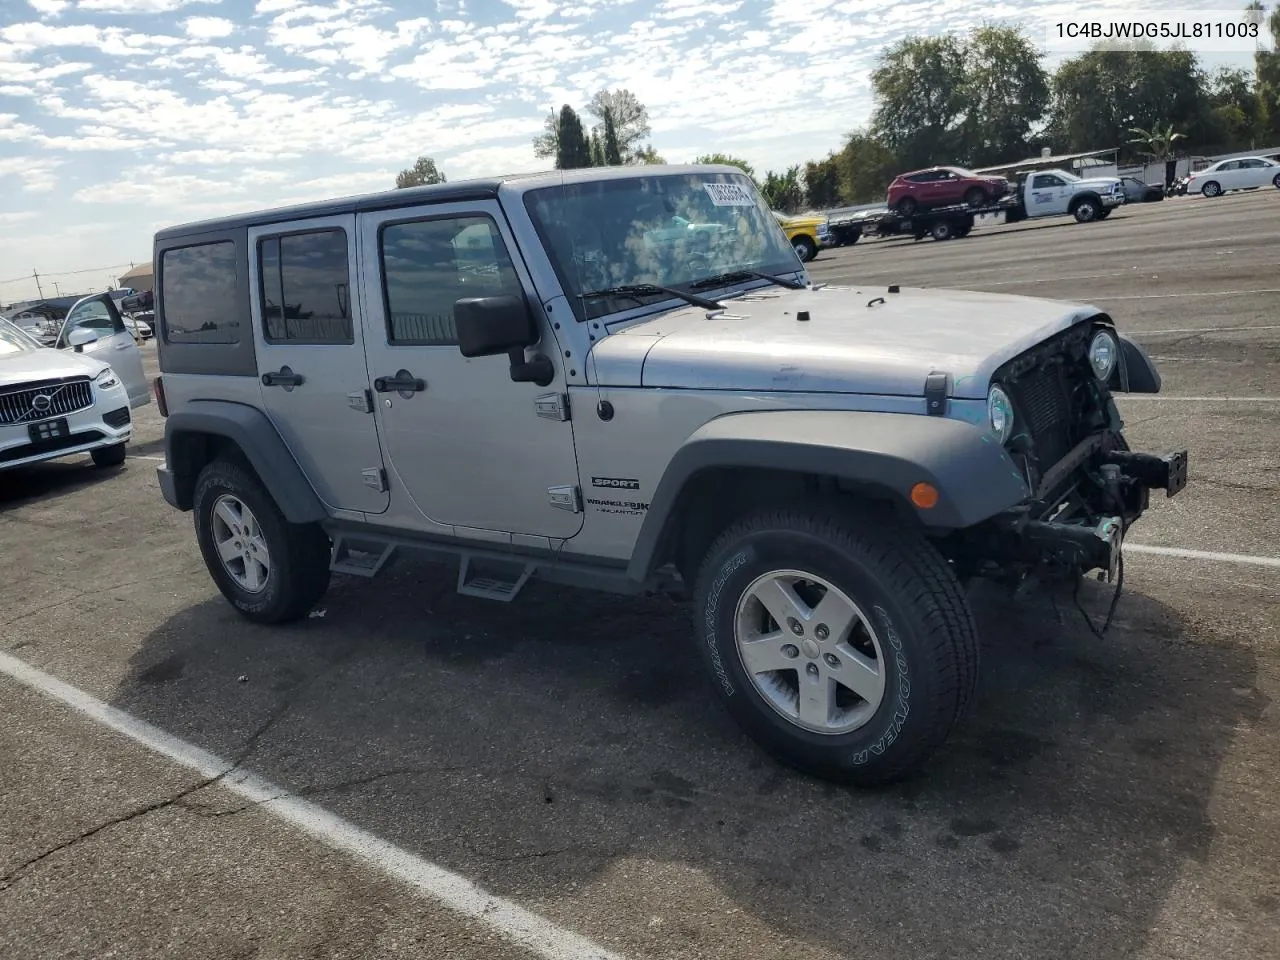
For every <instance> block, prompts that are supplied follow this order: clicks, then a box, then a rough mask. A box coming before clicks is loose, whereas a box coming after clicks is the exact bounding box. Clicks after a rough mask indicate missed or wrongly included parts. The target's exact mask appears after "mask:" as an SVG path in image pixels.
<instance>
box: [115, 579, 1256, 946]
mask: <svg viewBox="0 0 1280 960" xmlns="http://www.w3.org/2000/svg"><path fill="white" fill-rule="evenodd" d="M1085 593H1086V599H1085V603H1086V606H1087V607H1088V608H1089V609H1090V610H1091V612H1092V613H1093V614H1094V615H1095V617H1097V618H1098V620H1099V621H1100V620H1101V617H1102V614H1103V613H1104V612H1105V608H1106V602H1107V600H1108V599H1109V596H1110V595H1109V592H1104V591H1102V590H1101V589H1098V590H1086V591H1085ZM975 602H976V609H977V611H978V614H979V618H980V620H981V622H982V626H983V630H984V636H985V643H984V657H985V661H984V668H983V669H984V681H983V686H982V689H981V691H980V695H979V698H978V701H977V704H976V707H975V711H974V713H973V714H972V715H971V717H970V719H969V720H968V722H967V723H966V724H965V725H964V726H963V728H962V729H960V730H959V731H958V732H957V734H956V735H955V736H954V738H953V739H952V741H951V742H950V744H949V745H948V746H947V747H946V748H945V749H944V750H943V752H942V753H940V754H939V755H938V756H937V757H936V758H935V760H934V761H933V763H932V765H931V766H930V767H929V768H928V769H927V771H926V772H925V773H924V774H923V775H922V776H921V777H919V778H917V779H916V780H914V781H912V782H910V783H908V784H905V785H901V786H898V787H895V788H892V789H889V790H885V791H880V792H857V791H851V790H846V789H842V788H836V787H834V786H831V785H828V784H824V783H820V782H816V781H812V780H808V779H806V778H804V777H802V776H799V775H797V774H794V773H792V772H790V771H787V770H784V769H781V768H779V767H777V766H776V765H775V764H773V763H772V762H770V761H768V760H765V759H764V758H762V756H761V755H760V754H759V753H758V752H757V751H756V749H755V748H754V747H753V746H752V744H751V743H750V742H748V741H747V740H746V739H745V738H744V737H742V736H741V735H739V733H738V732H737V730H736V728H735V727H733V726H732V725H731V723H730V721H729V720H728V719H727V717H726V715H724V714H723V713H722V712H721V710H720V709H719V707H718V706H717V705H716V704H715V702H714V701H713V699H712V698H711V696H710V687H709V686H708V684H707V681H705V680H704V678H703V676H702V674H701V672H700V667H699V665H698V663H697V662H696V661H695V651H694V650H693V649H692V648H691V641H690V639H689V627H688V612H687V611H685V610H683V609H681V608H677V607H675V606H673V605H672V604H671V603H669V602H668V601H664V600H639V601H631V600H619V599H615V598H612V597H608V596H604V595H597V594H589V593H582V592H577V591H571V590H563V589H554V588H549V587H544V586H541V585H538V586H535V587H533V588H530V589H529V591H528V592H527V593H526V595H525V596H524V597H523V598H522V599H521V600H520V601H519V602H517V603H515V604H512V605H510V606H506V605H502V604H494V603H486V602H484V601H479V600H472V599H469V598H465V597H459V596H457V595H456V594H455V593H454V592H453V582H452V578H451V577H450V575H449V574H447V573H441V572H440V571H437V570H433V569H432V568H429V567H419V566H416V565H409V564H408V563H407V562H406V563H405V565H404V566H401V567H398V568H397V569H396V570H394V571H392V572H390V573H388V574H387V575H386V576H384V578H382V579H380V580H378V581H374V582H372V583H364V582H359V583H350V582H347V581H335V584H334V587H333V588H332V589H331V592H330V594H329V596H328V597H327V598H326V599H325V601H324V604H323V606H322V608H321V609H323V611H324V616H323V617H314V618H313V619H311V620H308V621H306V622H305V623H302V624H298V625H296V626H294V627H289V628H277V629H274V630H272V629H265V628H259V627H255V626H252V625H250V624H247V623H245V622H243V621H241V620H240V619H238V618H237V617H236V615H235V614H234V613H233V612H232V611H231V609H230V607H229V606H227V605H226V604H225V603H223V602H222V600H221V599H220V598H217V599H215V600H212V601H209V602H206V603H204V604H201V605H199V606H197V607H195V608H193V609H190V610H188V611H185V612H184V613H182V614H180V615H178V616H176V617H175V618H173V619H172V620H170V621H169V622H167V623H166V624H165V625H164V626H163V627H162V628H160V629H159V630H158V631H156V632H155V633H153V634H152V635H150V636H149V637H148V638H147V640H146V641H145V643H144V645H143V647H142V649H141V650H140V652H139V653H138V655H137V656H136V657H135V658H134V660H133V667H134V668H135V673H134V676H133V678H132V679H131V680H130V681H129V682H128V683H127V684H125V685H124V686H123V687H122V688H121V689H120V690H119V691H118V695H117V696H116V697H115V699H114V701H113V702H114V703H115V705H117V706H119V707H121V708H124V709H126V710H128V711H130V712H132V713H134V714H135V715H138V716H141V717H143V718H145V719H147V720H149V721H151V722H152V723H155V724H157V725H159V726H160V727H162V728H163V729H165V730H168V731H171V732H173V733H175V734H178V735H179V736H183V737H185V738H188V739H190V740H193V741H194V742H196V743H198V744H200V745H201V746H204V747H206V748H208V749H211V750H214V751H215V752H217V753H219V754H221V755H222V756H227V757H229V756H233V755H236V754H237V752H238V751H239V750H241V749H242V748H243V745H244V744H245V743H246V741H247V740H248V739H249V738H250V737H251V736H252V735H253V734H254V732H255V731H259V730H260V729H261V728H262V727H263V726H264V725H265V724H268V723H269V724H270V726H269V728H268V729H267V732H266V733H265V734H264V735H263V736H262V737H261V738H260V739H259V740H258V741H257V742H256V747H255V748H254V751H253V753H252V754H251V756H250V757H249V759H248V761H247V764H246V765H247V766H249V767H250V768H251V769H253V770H255V771H257V772H259V773H261V774H263V775H265V776H267V777H268V778H270V779H273V780H274V781H276V782H277V783H279V784H281V785H282V786H285V787H287V788H289V789H292V790H294V791H299V792H303V793H307V794H309V795H311V796H312V797H313V799H315V800H316V802H319V803H323V804H324V805H325V806H326V807H328V808H329V809H332V810H334V811H335V812H338V813H340V814H341V815H343V816H345V817H347V818H349V819H351V820H353V821H355V822H356V823H359V824H360V825H361V826H363V827H365V828H367V829H370V830H372V831H374V832H376V833H378V834H379V835H381V836H383V837H385V838H387V839H388V840H390V841H392V842H394V843H397V844H399V845H401V846H403V847H405V848H408V849H410V850H413V851H415V852H417V853H419V854H421V855H423V856H425V857H427V858H428V859H431V860H433V861H435V862H438V863H441V864H443V865H445V866H447V867H449V868H451V869H455V870H458V871H459V872H461V873H463V874H465V875H467V876H468V877H471V878H472V879H474V880H475V881H477V882H478V883H480V884H482V885H483V886H485V887H487V888H488V889H490V890H492V891H493V892H495V893H498V894H505V895H512V896H517V897H519V896H525V895H531V894H532V893H534V892H536V893H537V894H538V896H539V897H540V898H541V900H542V902H544V903H550V904H553V905H554V904H556V903H559V902H566V901H571V900H572V899H573V898H574V897H575V896H577V895H579V893H575V892H574V891H575V890H576V891H584V890H586V889H587V886H588V885H589V884H590V883H591V881H592V880H593V879H597V878H599V876H600V874H601V873H602V872H603V871H604V870H605V869H606V868H608V867H610V866H612V865H614V864H616V863H617V861H619V860H620V859H635V860H648V861H656V862H658V863H674V864H679V865H685V866H688V867H691V868H694V869H696V870H697V871H699V872H700V873H701V874H702V875H704V876H706V877H708V878H709V879H710V881H711V883H713V884H714V885H715V887H716V888H718V890H719V891H720V892H721V893H722V894H724V895H726V896H728V897H729V898H730V899H732V900H733V901H734V902H735V903H736V905H737V906H738V907H739V908H740V909H741V910H742V911H743V913H744V914H746V915H747V916H748V917H751V918H754V919H756V920H758V921H760V922H762V923H764V924H766V925H767V926H769V927H770V928H772V929H773V930H775V931H777V932H780V933H783V934H786V935H788V936H790V937H793V938H795V939H796V940H799V941H800V942H802V943H807V944H810V945H812V946H816V947H823V948H826V949H829V950H832V951H835V952H837V953H839V954H840V955H846V954H849V953H855V954H858V955H864V956H866V955H872V956H879V955H885V956H890V955H894V956H905V955H907V954H908V953H909V955H911V956H913V957H926V956H929V957H933V956H942V955H946V956H983V957H986V958H991V957H1020V958H1022V957H1048V956H1067V955H1070V956H1078V957H1095V958H1096V957H1119V956H1129V955H1132V954H1134V953H1136V952H1137V951H1138V950H1139V948H1140V946H1141V945H1142V944H1143V942H1144V940H1145V938H1146V936H1147V933H1148V931H1149V930H1150V929H1151V927H1152V926H1153V925H1154V924H1155V922H1156V920H1157V917H1158V915H1159V913H1160V911H1161V909H1162V904H1163V902H1164V900H1165V899H1166V897H1168V896H1169V894H1170V891H1171V889H1172V887H1173V884H1174V883H1175V881H1177V879H1178V878H1179V875H1180V872H1181V869H1182V868H1183V867H1184V865H1185V864H1186V862H1187V861H1189V860H1197V859H1201V858H1204V857H1206V856H1207V851H1208V848H1209V845H1210V842H1211V840H1212V839H1213V834H1214V828H1213V826H1212V825H1211V822H1210V819H1209V816H1208V804H1209V800H1210V795H1211V794H1212V792H1213V791H1214V788H1215V780H1216V777H1217V775H1218V770H1219V766H1220V764H1221V763H1222V761H1223V758H1224V755H1225V753H1226V751H1227V750H1228V748H1229V746H1230V744H1231V739H1232V729H1233V727H1234V726H1235V724H1236V723H1237V722H1238V721H1240V720H1242V719H1244V718H1246V717H1250V716H1256V715H1257V714H1258V713H1259V712H1260V711H1261V709H1262V707H1263V705H1262V704H1259V703H1258V702H1257V698H1258V697H1259V696H1260V695H1259V694H1257V693H1256V692H1254V693H1252V694H1251V695H1250V696H1237V697H1235V698H1234V699H1233V698H1232V697H1230V696H1223V694H1222V691H1223V690H1224V689H1225V690H1230V689H1231V688H1232V687H1234V688H1237V689H1239V690H1251V689H1252V688H1253V677H1254V672H1255V662H1254V658H1253V655H1252V654H1251V653H1249V652H1248V651H1246V650H1244V649H1243V648H1236V647H1233V646H1230V645H1226V644H1224V643H1217V642H1215V641H1206V640H1205V639H1204V638H1202V637H1196V638H1194V639H1193V638H1192V637H1190V636H1189V635H1188V630H1189V628H1188V627H1187V626H1185V625H1184V624H1183V623H1182V622H1181V621H1180V619H1179V617H1178V615H1177V614H1175V613H1174V612H1173V611H1172V610H1171V609H1170V608H1168V607H1165V606H1163V605H1162V604H1160V603H1158V602H1156V601H1155V600H1152V599H1150V598H1148V597H1146V596H1143V595H1142V594H1140V593H1135V592H1132V591H1129V592H1127V594H1126V597H1125V598H1124V600H1123V601H1122V603H1121V606H1120V609H1119V613H1118V617H1119V624H1118V627H1117V628H1115V629H1114V630H1113V633H1112V634H1110V635H1109V636H1108V637H1107V639H1105V640H1098V639H1097V638H1096V637H1094V636H1093V635H1092V634H1090V633H1089V632H1088V630H1087V628H1085V627H1084V625H1083V623H1082V622H1081V620H1080V617H1079V614H1078V612H1076V611H1075V610H1074V609H1068V608H1063V609H1062V611H1061V613H1062V617H1063V623H1062V624H1059V623H1058V622H1057V621H1056V620H1055V619H1054V617H1053V612H1052V611H1051V610H1048V609H1046V608H1045V607H1044V606H1041V605H1038V603H1037V604H1030V605H1019V606H1014V605H1013V604H1012V603H1010V602H1008V601H1005V600H1003V599H1001V598H998V597H994V596H991V595H988V594H981V595H976V600H975ZM241 678H243V680H242V679H241ZM273 718H274V720H273ZM610 882H616V881H610ZM575 885H576V886H575ZM671 896H672V898H673V899H675V900H676V902H677V903H679V902H680V901H679V899H678V895H677V894H676V893H675V892H673V893H672V894H671ZM561 898H563V900H562V899H561ZM612 902H614V903H617V902H623V903H627V904H628V907H627V909H629V910H631V911H634V912H635V916H625V917H621V916H620V917H619V918H618V926H619V927H626V926H630V925H631V924H633V923H641V924H642V923H644V922H646V921H647V920H648V917H649V912H648V911H649V908H650V906H651V905H650V904H648V903H646V902H643V900H641V901H640V902H633V901H631V900H629V899H626V898H625V897H623V896H618V895H615V897H614V898H613V901H612ZM684 906H685V907H687V908H689V913H688V917H686V918H685V920H684V921H683V922H684V923H685V924H686V925H687V926H686V933H685V935H686V936H688V937H690V938H692V937H694V936H695V935H696V932H697V931H700V930H702V929H703V928H702V927H701V921H700V920H699V919H698V917H699V914H698V912H697V904H689V903H685V904H684ZM675 933H676V932H675V931H673V935H674V934H675ZM904 944H910V945H911V948H910V950H909V951H907V952H904V950H903V945H904Z"/></svg>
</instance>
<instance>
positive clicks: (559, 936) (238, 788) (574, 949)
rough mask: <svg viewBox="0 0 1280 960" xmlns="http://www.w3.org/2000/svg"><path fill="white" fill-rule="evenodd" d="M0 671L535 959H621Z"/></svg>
mask: <svg viewBox="0 0 1280 960" xmlns="http://www.w3.org/2000/svg"><path fill="white" fill-rule="evenodd" d="M0 672H3V673H5V674H7V675H8V676H10V677H12V678H13V679H14V680H17V681H18V682H19V683H22V684H24V685H26V686H28V687H30V688H31V689H33V690H38V691H39V692H41V693H43V694H46V695H47V696H49V697H52V698H54V699H55V700H60V701H62V702H63V703H65V704H66V705H67V706H69V707H71V708H73V709H75V710H78V711H79V712H81V713H83V714H85V715H87V716H88V717H90V718H91V719H93V720H96V721H97V722H98V723H100V724H102V725H103V726H106V727H109V728H110V729H112V730H114V731H116V732H117V733H121V734H124V735H125V736H126V737H128V738H129V739H131V740H134V741H135V742H137V743H140V744H142V745H143V746H144V747H146V748H148V749H149V750H152V751H154V752H155V753H158V754H160V755H161V756H164V757H167V758H168V759H169V760H172V761H173V762H175V763H178V764H181V765H182V766H184V767H187V768H189V769H190V770H193V771H195V772H196V773H198V774H199V775H200V776H202V777H206V778H211V777H218V776H221V777H222V778H223V779H221V780H219V781H218V783H219V785H220V786H222V787H223V788H224V789H226V790H229V791H231V792H232V793H234V794H237V795H239V796H240V797H243V798H244V799H246V800H248V801H249V802H250V803H253V804H256V805H258V809H261V810H263V811H264V812H266V813H268V814H272V815H274V816H276V817H279V818H280V819H281V820H283V821H285V822H286V823H289V824H290V825H291V826H294V827H296V828H298V829H299V830H301V831H302V832H303V833H305V834H307V835H308V836H310V837H312V838H313V839H315V840H319V841H321V842H322V843H325V844H328V845H329V846H330V847H333V848H335V849H337V850H341V851H343V852H345V853H349V854H352V855H354V856H356V857H358V858H360V859H361V860H364V861H365V862H367V863H368V864H370V865H371V866H372V867H374V868H376V869H378V870H380V871H382V872H383V873H384V874H386V875H388V876H390V877H394V878H395V879H397V880H401V881H403V882H404V883H407V884H409V885H410V886H411V887H413V888H415V889H416V890H417V891H418V892H419V893H421V894H423V895H424V896H426V897H427V898H429V899H432V900H436V901H439V902H440V903H441V904H443V905H445V906H447V907H449V908H450V909H452V910H455V911H457V912H458V913H460V914H463V915H464V916H466V917H469V918H471V919H472V920H475V921H477V922H479V923H482V924H484V925H485V926H487V927H489V928H490V929H492V930H493V931H494V932H495V933H498V934H500V935H502V936H504V937H506V938H507V939H509V940H511V941H512V942H514V943H516V944H519V945H520V946H521V947H524V948H526V949H528V950H530V951H532V952H533V953H535V954H537V955H538V956H540V957H545V958H547V960H623V958H622V957H621V956H620V955H619V954H616V953H613V952H611V951H609V950H606V949H605V948H604V947H601V946H599V945H598V944H595V943H592V942H591V941H590V940H587V939H586V938H584V937H581V936H579V935H578V934H575V933H573V932H571V931H569V930H565V929H564V928H562V927H559V926H556V925H555V924H554V923H552V922H551V921H550V920H547V919H546V918H545V917H541V916H538V915H537V914H535V913H531V912H529V911H527V910H525V909H524V908H523V907H520V906H517V905H516V904H515V903H512V902H511V901H509V900H504V899H502V898H500V897H495V896H493V895H491V894H488V893H486V892H484V891H483V890H481V889H480V888H479V887H478V886H476V885H475V884H474V883H472V882H471V881H470V880H468V879H466V878H465V877H463V876H460V875H459V874H456V873H453V872H451V871H449V870H446V869H445V868H443V867H440V866H437V865H436V864H434V863H431V862H430V861H427V860H424V859H422V858H421V857H419V856H417V855H415V854H412V853H410V852H409V851H407V850H403V849H401V848H400V847H397V846H395V845H394V844H391V843H388V842H387V841H386V840H382V839H381V838H379V837H377V836H375V835H374V834H371V833H369V832H368V831H366V830H362V829H361V828H360V827H357V826H356V825H355V824H352V823H350V822H348V821H346V820H343V819H342V818H341V817H339V816H337V815H335V814H333V813H330V812H329V811H327V810H325V809H324V808H322V807H318V806H316V805H315V804H313V803H309V802H308V801H306V800H303V799H300V798H299V797H296V796H294V795H292V794H290V793H287V792H286V791H284V790H282V789H281V788H279V787H277V786H275V785H274V784H271V783H269V782H267V781H266V780H263V779H262V778H260V777H258V776H256V775H254V774H252V773H248V772H247V771H239V770H236V769H235V764H234V763H232V762H231V761H229V760H224V759H222V758H221V757H218V756H215V755H214V754H212V753H209V752H208V751H206V750H202V749H201V748H200V747H197V746H195V745H193V744H190V743H187V742H186V741H185V740H180V739H178V738H177V737H175V736H172V735H171V734H168V733H165V732H164V731H163V730H161V729H159V728H158V727H155V726H152V725H151V724H149V723H147V722H146V721H145V720H139V719H138V718H137V717H134V716H132V715H130V714H128V713H125V712H124V711H122V710H118V709H116V708H115V707H112V706H109V705H108V704H105V703H103V702H102V701H101V700H98V699H96V698H95V697H93V696H90V695H89V694H87V693H85V692H84V691H83V690H81V689H79V688H78V687H73V686H72V685H71V684H69V683H65V682H64V681H62V680H59V679H58V678H57V677H54V676H51V675H49V674H47V673H44V672H43V671H41V670H38V669H36V668H35V667H33V666H31V665H30V664H28V663H26V662H25V661H23V660H19V659H18V658H17V657H14V656H12V655H10V654H8V653H5V652H4V651H0Z"/></svg>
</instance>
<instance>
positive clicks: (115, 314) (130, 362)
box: [55, 293, 151, 407]
mask: <svg viewBox="0 0 1280 960" xmlns="http://www.w3.org/2000/svg"><path fill="white" fill-rule="evenodd" d="M55 345H56V346H57V348H58V349H59V350H74V351H76V352H77V353H83V354H85V355H86V356H90V357H93V358H94V359H95V360H101V361H102V362H103V363H107V364H110V365H111V368H112V369H113V370H115V372H116V376H117V377H119V378H120V383H121V384H123V385H124V389H125V392H126V393H128V394H129V406H131V407H141V406H144V405H145V404H147V403H150V402H151V391H150V388H149V387H148V386H147V374H146V371H145V370H144V369H143V367H142V353H141V352H140V351H139V350H138V343H137V341H136V340H134V339H133V334H131V333H130V332H129V328H128V327H126V326H125V325H124V320H123V318H122V317H121V316H120V311H119V310H117V309H116V305H115V301H113V300H112V299H111V296H110V295H109V294H106V293H100V294H97V295H96V296H91V297H85V298H83V299H82V300H78V301H76V303H75V304H74V305H73V306H72V307H71V309H70V310H69V311H67V317H66V319H65V320H64V321H63V322H62V329H61V330H60V331H59V333H58V341H57V343H56V344H55Z"/></svg>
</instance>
